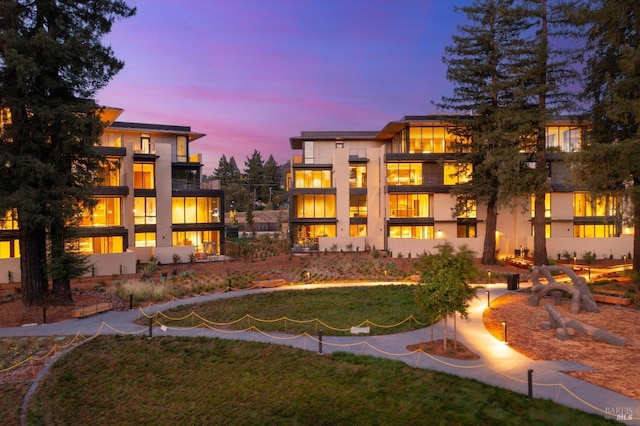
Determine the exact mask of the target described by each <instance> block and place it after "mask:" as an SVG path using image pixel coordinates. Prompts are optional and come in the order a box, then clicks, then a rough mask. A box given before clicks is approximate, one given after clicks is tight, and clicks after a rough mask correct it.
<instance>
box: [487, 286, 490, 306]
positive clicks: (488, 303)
mask: <svg viewBox="0 0 640 426" xmlns="http://www.w3.org/2000/svg"><path fill="white" fill-rule="evenodd" d="M490 307H491V292H490V291H489V290H487V308H490Z"/></svg>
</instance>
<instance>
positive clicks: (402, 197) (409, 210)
mask: <svg viewBox="0 0 640 426" xmlns="http://www.w3.org/2000/svg"><path fill="white" fill-rule="evenodd" d="M430 200H431V195H430V194H389V212H390V214H389V217H391V218H402V217H431V212H430V210H429V206H430Z"/></svg>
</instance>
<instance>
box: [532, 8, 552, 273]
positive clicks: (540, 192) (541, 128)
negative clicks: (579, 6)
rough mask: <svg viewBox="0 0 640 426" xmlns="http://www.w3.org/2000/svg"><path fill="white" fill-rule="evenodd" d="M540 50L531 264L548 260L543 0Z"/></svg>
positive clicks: (543, 263) (544, 263) (545, 43)
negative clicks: (538, 179) (536, 179)
mask: <svg viewBox="0 0 640 426" xmlns="http://www.w3.org/2000/svg"><path fill="white" fill-rule="evenodd" d="M540 18H541V20H542V22H541V28H540V33H541V34H540V39H541V40H540V47H539V49H540V53H539V57H538V72H539V74H538V75H539V76H540V81H538V84H539V89H538V90H539V95H538V130H537V135H536V137H537V141H536V142H537V143H536V166H535V167H536V171H537V172H538V173H539V174H540V175H542V176H544V178H545V179H541V180H540V181H539V182H538V185H539V187H538V188H537V189H536V191H535V197H536V199H535V205H534V212H535V217H534V218H533V230H534V231H533V232H534V236H533V264H534V265H538V266H541V265H546V264H547V263H548V256H547V240H546V235H545V225H546V218H545V195H546V187H547V185H546V177H547V138H546V111H547V96H546V91H547V88H546V87H547V63H548V60H549V53H548V52H549V44H548V38H547V37H548V36H547V2H546V0H542V3H541V5H540Z"/></svg>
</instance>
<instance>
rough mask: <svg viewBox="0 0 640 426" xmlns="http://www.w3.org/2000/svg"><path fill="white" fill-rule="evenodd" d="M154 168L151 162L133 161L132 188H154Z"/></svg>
mask: <svg viewBox="0 0 640 426" xmlns="http://www.w3.org/2000/svg"><path fill="white" fill-rule="evenodd" d="M155 169H156V165H155V164H153V163H134V165H133V188H134V189H155V188H156V184H155V174H156V173H155Z"/></svg>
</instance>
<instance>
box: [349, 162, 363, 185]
mask: <svg viewBox="0 0 640 426" xmlns="http://www.w3.org/2000/svg"><path fill="white" fill-rule="evenodd" d="M366 186H367V166H349V187H351V188H366Z"/></svg>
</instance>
